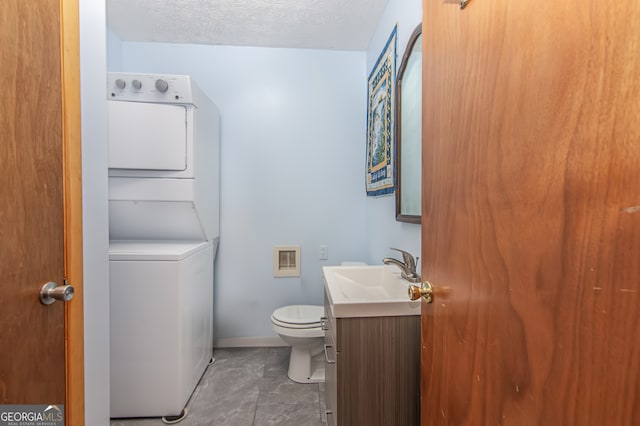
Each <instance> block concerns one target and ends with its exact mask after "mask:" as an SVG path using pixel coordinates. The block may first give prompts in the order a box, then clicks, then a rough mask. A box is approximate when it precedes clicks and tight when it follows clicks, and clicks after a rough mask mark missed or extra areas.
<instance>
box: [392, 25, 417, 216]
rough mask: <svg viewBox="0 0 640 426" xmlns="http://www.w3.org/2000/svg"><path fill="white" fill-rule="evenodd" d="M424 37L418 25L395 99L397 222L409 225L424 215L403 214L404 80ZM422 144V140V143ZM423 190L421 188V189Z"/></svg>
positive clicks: (408, 47)
mask: <svg viewBox="0 0 640 426" xmlns="http://www.w3.org/2000/svg"><path fill="white" fill-rule="evenodd" d="M421 35H422V23H420V24H418V26H417V27H416V29H415V30H414V31H413V33H412V34H411V37H409V41H408V42H407V47H406V49H405V51H404V54H403V56H402V62H401V63H400V68H398V74H397V78H396V99H395V108H396V111H395V117H394V121H395V123H394V131H395V138H394V143H395V145H396V147H395V148H396V153H395V173H396V179H397V181H396V220H397V221H398V222H408V223H422V215H407V214H402V173H401V167H402V161H401V158H402V143H401V142H402V129H401V125H400V123H401V117H402V103H401V101H402V79H403V77H404V72H405V70H406V68H407V65H408V63H409V59H410V57H411V53H412V52H413V48H414V46H415V44H416V41H417V40H418V37H420V36H421ZM420 97H422V93H420ZM420 143H421V144H422V140H421V141H420ZM419 190H420V191H421V190H422V189H421V188H420V189H419Z"/></svg>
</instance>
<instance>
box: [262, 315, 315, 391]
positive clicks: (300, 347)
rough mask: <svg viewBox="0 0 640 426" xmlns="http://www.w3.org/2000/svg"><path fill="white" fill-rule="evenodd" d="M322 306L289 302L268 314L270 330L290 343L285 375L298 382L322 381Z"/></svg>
mask: <svg viewBox="0 0 640 426" xmlns="http://www.w3.org/2000/svg"><path fill="white" fill-rule="evenodd" d="M323 316H324V307H323V306H316V305H290V306H283V307H281V308H278V309H276V310H275V311H273V313H272V314H271V322H272V324H273V330H274V331H275V332H276V333H278V335H279V336H280V337H281V338H282V340H284V341H285V342H286V343H288V344H289V345H290V346H291V357H290V359H289V372H288V376H289V378H290V379H291V380H293V381H294V382H298V383H320V382H324V356H323V343H324V330H323V329H322V326H321V324H320V318H321V317H323Z"/></svg>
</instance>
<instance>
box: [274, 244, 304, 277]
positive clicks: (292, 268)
mask: <svg viewBox="0 0 640 426" xmlns="http://www.w3.org/2000/svg"><path fill="white" fill-rule="evenodd" d="M273 276H274V277H276V278H278V277H299V276H300V246H276V247H274V248H273Z"/></svg>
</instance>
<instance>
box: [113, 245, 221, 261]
mask: <svg viewBox="0 0 640 426" xmlns="http://www.w3.org/2000/svg"><path fill="white" fill-rule="evenodd" d="M210 245H211V242H210V241H163V240H158V241H124V240H120V241H110V242H109V260H182V259H184V258H186V257H189V256H191V255H192V254H194V253H196V252H198V251H200V250H204V249H205V248H207V247H208V246H210Z"/></svg>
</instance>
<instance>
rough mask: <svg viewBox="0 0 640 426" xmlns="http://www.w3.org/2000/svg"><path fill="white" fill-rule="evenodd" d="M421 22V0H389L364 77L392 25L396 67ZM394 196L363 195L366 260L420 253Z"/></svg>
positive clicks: (416, 234) (416, 233) (416, 228)
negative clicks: (398, 250)
mask: <svg viewBox="0 0 640 426" xmlns="http://www.w3.org/2000/svg"><path fill="white" fill-rule="evenodd" d="M421 21H422V3H421V0H389V4H388V5H387V8H386V9H385V12H384V14H383V16H382V18H381V19H380V21H379V23H378V27H377V28H376V31H375V34H374V35H373V37H372V39H371V42H370V44H369V49H368V50H367V59H366V61H367V77H368V76H369V74H370V73H371V70H372V69H373V67H374V66H375V63H376V61H377V60H378V57H379V56H380V52H382V49H383V48H384V46H385V44H386V43H387V40H388V39H389V35H390V34H391V31H393V26H394V25H396V24H397V25H398V33H397V41H398V44H397V51H396V54H397V58H396V67H399V66H400V61H401V60H402V55H403V54H404V50H405V47H406V45H407V41H408V40H409V37H410V36H411V33H413V31H414V29H415V28H416V26H417V25H418V24H419V23H420V22H421ZM395 212H396V206H395V196H393V195H390V196H382V197H367V201H366V216H365V222H366V227H367V256H366V258H367V261H368V262H369V263H380V262H381V259H382V258H384V257H387V256H392V257H396V258H397V257H398V253H394V252H393V251H391V250H389V247H397V248H401V249H404V250H407V251H409V252H411V253H412V254H414V256H420V252H421V247H420V244H421V232H422V228H421V226H420V225H417V224H411V223H402V222H396V221H395V219H394V218H395V214H396V213H395Z"/></svg>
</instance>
